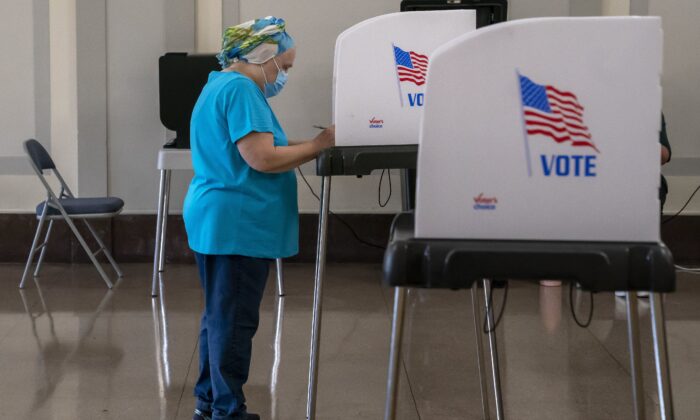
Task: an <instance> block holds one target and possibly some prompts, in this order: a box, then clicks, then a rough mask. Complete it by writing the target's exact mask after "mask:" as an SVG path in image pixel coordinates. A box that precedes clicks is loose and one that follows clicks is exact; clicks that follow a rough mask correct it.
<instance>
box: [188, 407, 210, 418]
mask: <svg viewBox="0 0 700 420" xmlns="http://www.w3.org/2000/svg"><path fill="white" fill-rule="evenodd" d="M192 420H211V413H209V412H205V411H200V410H197V409H195V410H194V415H193V416H192Z"/></svg>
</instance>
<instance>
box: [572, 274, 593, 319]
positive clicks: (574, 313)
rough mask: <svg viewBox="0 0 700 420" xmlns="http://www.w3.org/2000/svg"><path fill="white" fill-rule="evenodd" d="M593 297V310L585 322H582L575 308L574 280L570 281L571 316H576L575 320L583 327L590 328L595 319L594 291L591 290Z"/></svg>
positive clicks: (590, 293)
mask: <svg viewBox="0 0 700 420" xmlns="http://www.w3.org/2000/svg"><path fill="white" fill-rule="evenodd" d="M589 295H590V297H591V310H590V311H589V312H588V319H587V320H586V322H585V323H581V321H579V319H578V317H577V316H576V311H575V310H574V282H573V281H572V282H569V308H570V309H571V316H573V317H574V322H576V325H578V326H579V327H581V328H588V327H589V326H590V325H591V321H593V292H589Z"/></svg>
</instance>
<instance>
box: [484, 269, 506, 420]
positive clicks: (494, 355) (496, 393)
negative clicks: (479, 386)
mask: <svg viewBox="0 0 700 420" xmlns="http://www.w3.org/2000/svg"><path fill="white" fill-rule="evenodd" d="M491 292H492V291H491V280H488V279H484V299H485V300H486V328H487V330H488V336H489V351H490V353H491V375H492V377H493V397H494V400H495V401H496V419H497V420H503V418H504V417H503V394H502V393H501V373H500V369H499V367H498V347H497V346H496V329H495V327H494V324H495V320H494V318H493V308H492V298H491Z"/></svg>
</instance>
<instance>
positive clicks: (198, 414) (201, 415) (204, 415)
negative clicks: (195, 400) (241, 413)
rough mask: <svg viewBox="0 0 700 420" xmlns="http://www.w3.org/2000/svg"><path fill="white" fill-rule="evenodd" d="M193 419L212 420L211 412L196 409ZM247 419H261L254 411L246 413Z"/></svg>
mask: <svg viewBox="0 0 700 420" xmlns="http://www.w3.org/2000/svg"><path fill="white" fill-rule="evenodd" d="M192 420H211V413H208V412H204V411H199V410H194V416H192ZM246 420H260V416H259V415H257V414H253V413H248V414H247V415H246Z"/></svg>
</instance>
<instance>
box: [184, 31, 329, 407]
mask: <svg viewBox="0 0 700 420" xmlns="http://www.w3.org/2000/svg"><path fill="white" fill-rule="evenodd" d="M295 54H296V51H295V49H294V41H293V39H292V38H291V37H290V36H289V35H288V34H287V32H286V30H285V23H284V20H282V19H278V18H275V17H267V18H263V19H257V20H254V21H250V22H246V23H243V24H241V25H237V26H233V27H231V28H228V29H227V30H226V31H225V33H224V37H223V48H222V51H221V53H220V54H219V55H218V58H219V61H220V63H221V67H222V71H220V72H212V73H211V74H210V75H209V80H208V82H207V84H206V85H205V86H204V89H203V90H202V93H201V94H200V97H199V99H198V101H197V104H196V105H195V107H194V110H193V112H192V123H191V136H190V137H191V147H192V161H193V165H194V178H193V179H192V182H191V184H190V186H189V190H188V192H187V197H186V198H185V204H184V219H185V227H186V229H187V236H188V240H189V245H190V248H192V250H193V251H194V254H195V258H196V260H197V266H198V269H199V276H200V280H201V283H202V288H203V289H204V297H205V309H204V313H203V315H202V321H201V330H200V336H199V353H200V363H199V379H198V380H197V384H196V386H195V390H194V394H195V397H196V398H197V404H196V410H195V414H194V417H193V419H194V420H209V419H215V420H224V419H226V420H229V419H236V420H238V419H259V418H260V417H259V416H258V415H256V414H251V413H248V412H247V408H246V405H245V397H244V395H243V384H245V383H246V381H247V379H248V371H249V368H250V358H251V347H252V339H253V336H254V335H255V332H256V330H257V328H258V320H259V310H260V301H261V299H262V295H263V291H264V289H265V283H266V280H267V276H268V270H269V265H270V262H271V261H272V260H273V259H275V258H286V257H290V256H292V255H295V254H296V253H297V250H298V228H299V215H298V209H297V183H296V176H295V174H294V168H296V167H297V166H299V165H301V164H303V163H305V162H307V161H310V160H312V159H314V158H315V157H316V156H317V155H318V153H319V152H320V151H322V150H323V149H325V148H328V147H332V146H333V145H334V143H335V130H334V128H333V127H331V128H329V129H326V130H324V131H323V132H321V133H320V134H319V135H318V136H316V137H315V138H314V139H311V140H309V141H302V142H290V141H288V140H287V136H286V135H285V133H284V130H282V127H280V124H279V122H278V121H277V118H276V117H275V114H274V112H273V111H272V109H271V108H270V105H269V103H268V98H270V97H272V96H275V95H277V94H278V93H279V92H280V91H281V90H282V88H283V87H284V84H285V83H286V81H287V72H288V71H289V70H290V69H291V68H292V67H293V65H294V58H295Z"/></svg>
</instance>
